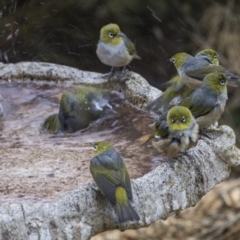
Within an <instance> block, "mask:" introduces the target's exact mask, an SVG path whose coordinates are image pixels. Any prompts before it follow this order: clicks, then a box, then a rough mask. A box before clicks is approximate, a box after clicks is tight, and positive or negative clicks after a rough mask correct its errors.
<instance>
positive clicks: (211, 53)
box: [195, 48, 219, 65]
mask: <svg viewBox="0 0 240 240" xmlns="http://www.w3.org/2000/svg"><path fill="white" fill-rule="evenodd" d="M196 57H197V58H204V59H205V60H206V61H210V63H211V64H215V65H219V60H218V53H217V52H216V51H215V50H213V49H211V48H206V49H203V50H201V51H200V52H198V53H197V54H196V55H195V58H196Z"/></svg>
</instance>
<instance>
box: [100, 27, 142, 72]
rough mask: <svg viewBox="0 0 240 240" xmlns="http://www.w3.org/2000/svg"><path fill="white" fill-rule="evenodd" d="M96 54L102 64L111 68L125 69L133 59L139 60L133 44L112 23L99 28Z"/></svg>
mask: <svg viewBox="0 0 240 240" xmlns="http://www.w3.org/2000/svg"><path fill="white" fill-rule="evenodd" d="M96 53H97V56H98V58H99V59H100V61H101V62H102V63H104V64H106V65H108V66H111V67H113V68H114V67H125V66H127V65H128V64H129V63H130V62H131V61H132V60H133V59H138V60H140V59H141V57H139V56H138V55H137V52H136V49H135V46H134V44H133V43H132V42H131V40H129V39H128V38H127V36H126V35H125V34H124V33H123V32H121V30H120V28H119V26H118V25H117V24H114V23H110V24H108V25H106V26H104V27H102V28H101V31H100V40H99V42H98V45H97V51H96ZM113 68H112V71H113Z"/></svg>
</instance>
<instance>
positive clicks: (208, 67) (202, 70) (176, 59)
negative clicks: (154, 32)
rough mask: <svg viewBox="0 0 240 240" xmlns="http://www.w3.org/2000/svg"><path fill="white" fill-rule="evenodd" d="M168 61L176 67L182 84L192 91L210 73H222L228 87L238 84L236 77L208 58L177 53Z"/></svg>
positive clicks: (239, 81) (238, 80) (239, 80)
mask: <svg viewBox="0 0 240 240" xmlns="http://www.w3.org/2000/svg"><path fill="white" fill-rule="evenodd" d="M170 61H171V62H172V63H173V64H174V66H175V67H176V69H177V71H178V74H179V75H180V77H181V78H182V80H183V82H184V83H185V84H187V85H188V86H189V87H190V88H193V89H196V88H197V87H199V86H200V85H201V81H202V80H203V78H204V77H205V76H206V75H207V74H209V73H212V72H220V73H224V74H225V75H226V76H227V78H228V80H229V82H228V84H229V86H234V87H236V86H237V85H236V83H240V79H239V77H238V76H236V75H234V74H232V73H230V72H228V71H227V70H226V69H225V68H224V67H222V66H220V65H216V64H212V62H211V61H209V59H208V58H205V57H202V56H201V55H198V56H195V57H193V56H191V55H189V54H187V53H177V54H175V55H174V56H173V57H172V58H171V59H170Z"/></svg>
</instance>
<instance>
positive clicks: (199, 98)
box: [179, 72, 228, 129]
mask: <svg viewBox="0 0 240 240" xmlns="http://www.w3.org/2000/svg"><path fill="white" fill-rule="evenodd" d="M227 82H228V81H227V77H226V75H225V74H223V73H220V72H213V73H209V74H208V75H207V76H206V77H204V79H203V81H202V84H201V86H200V87H199V88H197V89H196V90H195V91H194V92H193V93H192V94H190V95H189V96H188V97H187V98H185V99H184V100H183V101H182V102H181V103H180V104H179V105H180V106H184V107H187V108H189V109H190V111H191V112H192V115H193V116H194V117H195V118H196V122H197V123H198V125H199V127H200V128H201V129H202V128H208V127H209V126H210V125H212V124H213V123H215V122H216V121H218V120H219V118H220V117H221V115H222V113H223V111H224V108H225V105H226V101H227V99H228V96H227Z"/></svg>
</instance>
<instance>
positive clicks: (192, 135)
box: [152, 106, 199, 157]
mask: <svg viewBox="0 0 240 240" xmlns="http://www.w3.org/2000/svg"><path fill="white" fill-rule="evenodd" d="M155 128H156V131H155V133H154V135H155V138H159V140H158V141H152V145H153V147H155V148H156V149H158V150H160V151H161V152H164V153H166V154H167V155H168V157H174V156H176V155H177V154H178V153H181V152H186V151H187V150H188V149H190V148H192V147H194V146H196V144H197V141H198V131H199V127H198V124H197V123H196V120H195V118H194V117H193V115H192V113H191V111H190V110H189V109H188V108H186V107H183V106H174V107H172V108H171V109H170V110H169V111H168V112H165V113H164V114H163V115H162V116H161V117H160V118H159V120H158V121H157V122H156V124H155Z"/></svg>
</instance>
